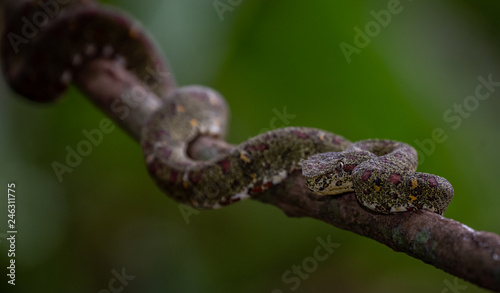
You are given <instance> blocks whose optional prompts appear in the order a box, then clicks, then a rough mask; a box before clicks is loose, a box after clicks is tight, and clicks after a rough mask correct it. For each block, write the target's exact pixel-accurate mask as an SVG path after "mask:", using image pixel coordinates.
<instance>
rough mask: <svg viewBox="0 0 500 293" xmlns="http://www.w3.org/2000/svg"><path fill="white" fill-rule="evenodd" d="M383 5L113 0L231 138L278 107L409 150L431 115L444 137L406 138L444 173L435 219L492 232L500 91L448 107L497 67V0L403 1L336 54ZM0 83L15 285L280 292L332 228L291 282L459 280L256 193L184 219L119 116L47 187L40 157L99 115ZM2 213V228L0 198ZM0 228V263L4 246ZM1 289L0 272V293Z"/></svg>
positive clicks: (499, 202) (431, 124)
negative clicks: (444, 205) (210, 107)
mask: <svg viewBox="0 0 500 293" xmlns="http://www.w3.org/2000/svg"><path fill="white" fill-rule="evenodd" d="M221 2H222V3H226V4H228V5H231V3H233V4H237V3H238V1H229V0H221ZM391 3H395V1H350V2H349V3H342V4H340V1H327V0H317V1H312V2H306V1H299V0H286V1H285V0H281V1H279V0H278V1H263V0H244V1H242V3H241V4H238V5H235V7H233V9H232V10H231V11H225V12H224V13H223V14H222V17H221V15H219V14H218V12H217V10H216V9H215V7H214V3H213V1H212V0H190V1H186V0H184V1H181V0H168V1H160V0H146V1H109V2H108V4H111V5H115V6H117V7H119V8H122V9H124V10H127V11H128V12H129V13H131V14H132V15H133V16H134V17H136V18H137V19H138V20H140V21H141V22H142V23H143V25H144V27H145V28H147V30H149V31H150V33H151V34H152V35H153V36H154V37H155V39H156V40H157V42H158V44H159V46H160V47H161V48H162V50H163V51H164V52H166V54H167V55H168V58H169V60H170V63H171V65H172V68H173V70H174V72H175V74H176V77H177V80H178V82H179V84H180V85H188V84H204V85H207V86H210V87H213V88H215V89H217V90H218V91H220V92H221V93H222V94H223V95H224V96H225V97H226V99H227V101H228V103H229V105H230V107H231V115H232V117H231V123H230V132H229V134H228V140H229V141H230V142H233V143H239V142H241V141H243V140H246V139H247V138H248V137H250V136H253V135H256V134H257V133H259V132H261V131H263V129H266V128H267V129H268V128H270V127H272V126H270V122H271V121H272V120H273V117H275V116H276V113H275V112H276V111H278V112H282V111H283V109H284V108H286V111H287V112H288V113H289V114H291V115H296V116H295V117H294V118H292V119H289V121H287V123H279V121H280V120H278V123H276V126H310V127H317V128H323V129H326V130H328V131H332V132H335V133H338V134H341V135H343V136H345V137H347V138H349V139H351V140H360V139H365V138H390V139H396V140H400V141H405V142H408V143H410V144H412V145H413V146H415V147H417V146H418V142H417V140H418V141H421V142H422V141H427V142H428V141H429V139H431V138H432V132H433V130H434V129H436V128H442V129H443V130H444V133H445V134H446V136H447V140H446V141H445V142H440V143H436V145H435V150H434V151H432V152H427V153H426V152H425V150H424V149H423V148H422V147H418V149H419V151H420V155H421V157H422V159H423V163H422V164H421V165H420V166H419V168H420V171H423V172H429V173H435V174H439V175H441V176H444V177H446V178H447V179H448V180H449V181H450V182H451V183H452V184H453V186H454V188H455V198H454V200H453V202H452V203H451V205H450V207H449V209H448V211H447V212H446V214H445V216H446V217H448V218H452V219H455V220H457V221H460V222H462V223H465V224H466V225H468V226H470V227H472V228H474V229H477V230H486V231H491V232H495V233H500V224H499V223H500V213H499V208H500V198H499V197H498V196H497V195H498V182H499V180H498V178H496V177H497V175H498V174H499V171H498V166H499V165H500V155H499V154H498V150H499V148H498V145H499V144H500V134H499V133H498V126H499V118H498V117H499V115H498V109H499V107H500V92H493V93H492V95H491V97H490V98H489V99H487V100H483V101H479V104H478V105H473V104H471V105H473V106H475V107H476V106H477V107H476V108H477V109H474V111H468V114H470V117H468V118H466V119H465V118H464V119H463V120H462V124H461V125H460V127H457V129H453V128H452V127H451V126H453V124H454V123H450V122H447V121H445V120H444V118H443V114H444V113H446V111H447V110H449V109H452V110H453V106H454V104H462V103H464V100H466V97H467V96H470V95H474V91H475V88H476V86H477V85H478V84H479V81H478V77H479V76H483V77H485V78H487V77H488V76H489V75H490V74H491V75H492V79H493V80H498V81H500V67H499V66H498V65H499V64H500V63H499V58H500V54H499V52H500V42H499V41H500V36H499V35H498V32H499V31H500V30H499V27H500V18H499V17H498V15H500V3H499V2H498V1H494V0H481V1H474V2H473V3H469V1H451V0H449V1H411V0H408V1H401V2H400V4H399V6H398V8H399V9H400V12H399V13H398V14H392V17H391V20H390V22H389V23H388V24H387V25H386V26H385V27H381V28H380V31H379V32H375V33H372V34H373V35H374V36H373V37H372V38H371V40H370V43H369V44H368V45H367V46H366V47H364V48H362V49H360V52H359V53H355V54H353V55H351V56H350V58H351V62H350V63H349V62H347V60H346V58H345V56H344V54H343V53H342V51H341V49H340V47H339V45H340V44H341V43H342V42H345V43H348V44H350V45H354V40H353V39H354V37H355V35H356V32H355V30H354V27H359V28H360V29H362V30H364V29H365V26H366V25H367V24H369V23H370V22H371V21H373V20H374V16H373V14H372V13H371V12H372V11H374V12H379V11H381V10H387V7H388V5H391ZM27 86H29V85H27ZM0 93H1V95H2V99H0V140H1V141H2V143H1V144H0V150H1V152H0V153H1V161H0V165H1V166H2V167H1V170H0V172H1V178H2V182H3V184H4V190H5V191H4V192H3V194H4V195H3V196H2V197H3V199H2V200H1V202H2V204H1V206H5V204H6V197H7V195H6V192H7V191H6V189H7V187H6V185H7V183H8V182H12V181H13V182H15V183H16V185H17V188H16V192H17V196H18V197H17V220H18V222H17V224H18V231H19V234H18V236H17V237H18V240H17V258H16V261H17V285H16V287H15V289H17V291H18V292H98V291H99V290H100V289H106V288H107V287H108V282H109V281H110V279H112V278H113V274H112V270H116V271H121V269H122V268H125V270H126V273H127V274H128V275H133V276H135V279H134V280H132V281H129V284H128V286H126V287H125V288H124V290H123V291H122V292H243V293H246V292H275V293H277V292H291V289H292V288H291V287H292V286H291V285H290V284H285V283H284V282H283V280H282V274H283V273H284V272H286V271H287V270H290V269H291V267H292V265H300V264H301V263H302V261H303V260H304V259H306V258H307V257H310V256H312V254H313V251H314V249H315V248H316V247H317V245H318V241H317V238H318V237H321V238H323V239H326V238H327V237H328V236H329V235H330V238H331V239H332V242H335V243H338V244H340V246H339V247H338V248H336V249H335V251H334V253H333V254H332V255H331V256H330V257H329V258H328V259H327V260H326V261H323V262H320V263H319V264H318V268H317V270H315V271H314V272H312V273H311V274H309V276H308V277H307V279H304V280H301V282H300V286H299V287H298V289H297V290H296V291H295V292H372V293H373V292H401V291H404V292H454V291H452V289H450V288H448V285H447V284H453V283H454V276H452V275H449V274H446V273H444V272H443V271H441V270H438V269H436V268H434V267H432V266H429V265H427V264H424V263H423V262H421V261H419V260H416V259H413V258H411V257H409V256H407V255H405V254H402V253H396V252H393V251H392V250H391V249H389V248H387V247H386V246H384V245H381V244H379V243H377V242H375V241H373V240H370V239H368V238H363V237H360V236H358V235H355V234H353V233H351V232H348V231H343V230H340V229H337V228H335V227H332V226H329V225H327V224H324V223H322V222H318V221H315V220H312V219H291V218H287V217H286V216H285V215H284V214H283V213H282V212H281V211H280V210H279V209H277V208H275V207H273V206H269V205H264V204H261V203H258V202H254V201H251V200H248V201H245V202H242V203H238V204H235V205H233V206H230V207H227V208H224V209H221V210H216V211H203V212H201V213H199V214H197V215H193V216H191V217H190V218H189V219H190V222H189V223H186V221H185V219H184V218H183V216H182V214H181V212H180V210H179V206H178V204H177V203H176V202H174V201H173V200H171V199H169V198H168V197H167V196H165V195H164V194H162V193H161V192H160V191H159V190H158V189H157V188H156V187H155V186H154V184H153V183H152V181H151V179H150V178H149V177H148V176H147V173H146V171H145V168H144V165H143V162H142V157H141V153H140V149H139V147H138V145H137V143H135V142H134V141H133V140H132V139H131V138H130V137H129V136H127V134H126V133H124V132H123V131H122V130H119V129H117V130H115V131H113V132H112V133H110V134H107V135H105V137H104V141H103V143H102V144H101V145H99V146H98V147H95V148H94V149H93V151H92V153H91V154H90V155H89V156H87V157H85V158H84V160H83V162H82V163H81V164H80V165H79V166H78V167H77V168H75V170H74V171H73V172H72V173H70V174H65V175H64V181H63V182H62V183H59V182H58V180H57V178H56V176H55V174H54V171H53V169H52V167H51V163H52V162H53V161H58V162H61V163H62V162H64V160H65V156H66V150H65V148H66V146H68V145H69V146H72V147H75V146H76V145H77V143H78V142H80V141H81V140H83V139H84V136H83V134H82V130H84V129H86V130H91V129H94V128H97V126H98V124H99V122H100V120H101V119H102V118H103V117H104V116H103V114H102V113H101V112H100V111H99V110H98V109H96V108H95V107H94V106H93V105H92V104H91V103H90V102H89V101H87V100H86V99H85V98H84V97H83V96H82V95H81V94H80V93H79V92H78V91H77V90H76V89H71V90H70V91H69V92H68V93H67V94H66V96H65V98H63V99H61V100H60V101H59V102H57V103H55V104H51V105H38V104H34V103H30V102H27V101H25V100H24V99H22V98H20V97H18V96H16V95H15V94H14V93H13V92H11V91H10V90H9V89H8V87H7V86H6V84H5V82H4V81H1V83H0ZM467 101H469V102H470V101H473V99H472V100H470V99H469V100H467ZM476 101H477V100H476ZM273 109H276V110H273ZM285 124H286V125H285ZM0 218H1V219H4V220H2V221H1V222H0V233H2V232H3V231H6V230H7V228H6V224H7V223H6V222H7V221H6V219H7V215H6V209H5V208H2V209H0ZM0 240H1V243H0V247H1V248H2V249H1V251H3V252H2V253H1V255H0V263H1V264H2V265H1V266H2V267H4V266H6V265H7V262H8V259H7V256H6V253H5V248H7V243H6V241H5V239H0ZM2 276H4V277H2V278H5V274H4V273H2ZM457 283H458V284H459V285H462V286H466V287H463V288H462V289H463V290H461V291H460V292H469V293H472V292H485V290H483V289H480V288H478V287H476V286H475V285H472V284H470V283H467V282H465V281H463V280H458V282H457ZM117 284H118V286H119V283H117ZM12 289H13V288H12V287H11V286H9V285H6V282H5V281H2V283H1V284H0V291H2V292H11V291H12V292H14V291H13V290H12ZM273 290H275V291H273Z"/></svg>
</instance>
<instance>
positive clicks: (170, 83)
mask: <svg viewBox="0 0 500 293" xmlns="http://www.w3.org/2000/svg"><path fill="white" fill-rule="evenodd" d="M70 2H71V5H69V4H68V5H67V7H66V8H65V9H64V11H61V13H59V14H58V15H57V17H54V18H53V19H50V22H49V23H48V24H46V25H45V26H44V27H43V30H42V29H41V30H40V33H38V35H36V37H34V38H33V39H32V40H29V44H26V43H25V42H20V43H18V44H14V45H15V46H11V45H10V44H8V43H7V42H4V43H3V44H1V45H2V59H3V60H5V62H4V64H3V71H4V73H5V76H6V78H7V80H8V81H9V84H10V86H11V87H12V88H13V89H15V90H16V91H18V92H19V93H21V94H22V95H24V96H26V97H28V98H30V99H32V100H36V101H40V102H45V101H50V100H53V99H55V98H56V97H57V96H58V95H59V94H60V93H62V91H63V90H64V89H65V88H66V87H67V85H68V83H69V82H70V81H71V79H72V77H73V73H74V72H75V71H76V70H77V69H78V68H80V67H81V66H82V65H83V63H85V62H87V61H88V60H91V59H95V58H109V59H116V60H119V61H120V60H121V59H126V65H127V66H126V67H127V69H129V70H130V71H132V72H134V73H135V75H136V76H137V77H138V78H139V79H140V80H143V81H144V83H145V84H150V81H151V70H153V71H154V70H157V71H158V70H159V71H166V72H167V73H166V74H164V75H163V74H162V75H161V78H160V79H159V82H158V86H155V87H153V86H150V88H151V90H152V91H154V95H155V98H156V100H155V102H154V103H152V105H160V104H161V106H159V107H158V108H156V106H151V107H150V108H147V109H146V110H144V113H148V114H144V115H143V113H141V115H143V116H146V117H145V118H144V119H143V120H141V121H147V122H141V123H139V124H140V125H138V126H137V127H130V129H132V130H133V132H134V130H135V129H142V133H135V132H134V134H135V135H136V137H139V136H140V137H141V138H140V141H141V145H142V150H143V154H144V158H145V161H146V165H147V168H148V170H149V172H150V174H151V175H152V177H153V178H154V179H155V181H156V182H157V184H158V185H159V186H160V187H161V188H162V189H163V190H165V191H166V193H167V194H168V195H169V196H171V197H173V198H175V199H176V200H178V201H180V202H183V203H186V204H189V205H192V206H194V207H196V208H216V207H219V206H221V205H227V204H230V203H232V202H235V201H239V200H241V199H243V198H246V197H249V196H252V195H254V194H258V193H260V192H262V191H264V190H266V189H269V188H271V187H272V186H273V185H275V184H278V183H280V182H281V181H283V179H284V178H286V176H287V175H288V174H290V172H293V171H295V170H299V169H300V167H301V166H302V168H303V174H304V176H305V177H306V181H307V184H308V186H309V188H310V189H311V190H313V191H314V192H316V193H318V194H323V195H325V194H339V193H343V192H349V191H355V192H356V196H357V198H358V200H359V201H360V203H361V204H363V205H364V206H365V207H367V208H369V209H371V210H374V211H378V212H383V213H393V212H400V211H409V210H417V209H427V210H430V211H433V212H436V213H440V214H442V213H443V212H444V211H445V210H446V208H447V206H448V204H449V202H450V200H451V198H452V196H453V188H452V187H451V185H450V184H449V183H448V181H446V179H444V178H442V177H439V176H436V175H431V174H424V173H416V172H415V170H416V166H417V155H416V152H415V150H414V149H413V148H411V147H410V146H408V145H406V144H403V143H399V142H394V141H389V140H366V141H360V142H357V143H354V144H353V143H351V142H350V141H348V140H347V139H345V138H343V137H342V136H339V135H336V134H333V133H329V132H326V131H323V130H318V129H312V128H303V127H289V128H283V129H277V130H273V131H270V132H267V133H264V134H261V135H259V136H256V137H254V138H252V139H250V140H248V141H246V142H244V143H242V144H241V145H239V146H237V147H233V148H232V149H230V150H228V151H227V152H226V153H225V154H224V155H222V156H220V157H218V158H216V159H212V160H208V161H199V160H193V159H191V158H190V157H189V156H188V155H187V149H188V147H189V144H190V143H191V142H192V141H193V140H195V139H196V138H197V137H198V136H200V135H211V136H214V137H219V138H223V137H224V134H225V130H226V120H227V107H226V104H225V101H224V99H223V98H222V97H221V96H220V95H219V94H218V93H217V92H215V91H213V90H211V89H208V88H205V87H199V86H191V87H184V88H176V86H175V81H174V79H173V76H172V75H171V74H170V72H169V71H168V67H167V66H166V64H165V62H163V60H162V57H161V56H160V55H159V54H158V52H157V51H155V49H154V46H153V44H152V43H151V42H150V40H149V38H148V37H147V35H146V34H145V33H144V31H142V30H141V29H140V27H139V26H138V25H137V24H136V23H134V22H132V21H130V20H129V19H128V18H127V17H125V16H123V15H122V14H121V13H115V12H113V11H107V10H103V9H99V8H98V7H97V6H95V5H93V4H92V3H91V4H87V5H84V4H85V3H88V2H89V1H85V0H74V1H70ZM20 3H21V2H20ZM18 6H19V7H20V8H19V9H17V10H14V9H12V10H13V11H17V12H16V13H19V14H16V13H14V12H13V13H9V14H7V18H8V23H9V27H8V28H7V29H6V31H22V30H23V27H24V25H25V24H24V23H23V22H22V21H21V20H22V19H23V18H22V16H23V15H25V14H30V13H31V14H33V15H34V14H35V13H38V12H37V9H38V8H37V6H36V5H35V4H34V2H33V1H23V2H22V3H21V4H19V5H18ZM26 42H28V40H26ZM60 42H63V43H61V44H59V43H60ZM55 43H58V44H59V45H58V46H54V44H55ZM63 44H65V45H64V46H63ZM18 49H19V50H20V51H19V52H18V51H17V50H18ZM27 84H29V85H30V86H26V85H27ZM119 100H120V99H119V98H117V99H116V101H119ZM116 101H113V102H116ZM110 104H111V103H110ZM111 106H113V104H111ZM113 111H114V109H113V108H112V110H111V114H115V115H116V113H113ZM108 112H109V111H108ZM136 112H137V111H136ZM150 112H152V113H150ZM115 119H116V118H115ZM120 119H121V118H120ZM117 120H119V119H117ZM137 132H140V131H137ZM318 153H319V154H318ZM310 156H311V158H309V159H308V160H306V159H307V158H308V157H310Z"/></svg>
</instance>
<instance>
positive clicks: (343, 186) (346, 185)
mask: <svg viewBox="0 0 500 293" xmlns="http://www.w3.org/2000/svg"><path fill="white" fill-rule="evenodd" d="M349 163H350V160H349V158H348V157H346V153H344V152H332V153H321V154H316V155H313V156H311V157H309V158H308V159H307V160H302V161H301V162H300V165H301V167H302V175H303V176H304V177H305V178H306V185H307V187H308V188H309V189H310V190H311V191H313V192H314V193H317V194H320V195H328V194H341V193H345V192H352V191H354V189H353V185H352V175H351V173H352V170H353V169H354V168H355V167H356V165H353V164H349Z"/></svg>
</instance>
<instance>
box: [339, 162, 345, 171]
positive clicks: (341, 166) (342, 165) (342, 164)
mask: <svg viewBox="0 0 500 293" xmlns="http://www.w3.org/2000/svg"><path fill="white" fill-rule="evenodd" d="M340 169H341V170H342V169H344V162H340Z"/></svg>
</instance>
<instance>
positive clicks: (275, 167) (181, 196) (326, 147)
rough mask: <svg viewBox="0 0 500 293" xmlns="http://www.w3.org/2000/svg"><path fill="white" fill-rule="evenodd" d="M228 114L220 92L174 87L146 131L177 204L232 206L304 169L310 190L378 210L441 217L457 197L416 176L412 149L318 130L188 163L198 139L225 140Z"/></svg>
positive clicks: (152, 167) (150, 154)
mask: <svg viewBox="0 0 500 293" xmlns="http://www.w3.org/2000/svg"><path fill="white" fill-rule="evenodd" d="M225 114H226V107H225V102H224V100H223V99H222V97H221V96H220V95H219V94H218V93H216V92H214V91H213V90H210V89H208V88H202V87H185V88H181V89H178V90H176V91H175V92H174V94H172V95H171V96H170V97H169V99H168V100H167V101H166V102H165V103H164V105H163V106H162V108H161V109H159V110H158V111H157V112H156V113H155V114H154V115H153V116H152V117H151V119H150V120H149V122H148V123H147V125H146V127H145V128H144V132H143V136H142V147H143V152H144V155H145V160H146V164H147V166H148V168H149V171H150V173H151V174H152V175H153V177H154V178H156V181H157V183H158V185H159V186H160V187H161V188H163V189H164V190H165V191H166V192H167V193H168V194H170V195H171V196H173V197H174V198H176V199H177V200H179V201H182V202H185V203H187V204H190V205H193V206H195V207H197V208H215V207H218V206H220V205H226V204H229V203H232V202H234V201H239V200H241V199H243V198H246V197H248V196H251V195H252V194H256V193H260V192H262V191H263V190H265V189H268V188H270V187H271V186H273V185H274V184H277V183H279V182H281V181H282V180H283V179H284V178H286V176H287V174H289V173H290V172H292V171H293V170H296V169H298V168H300V167H299V165H302V169H303V174H304V176H305V177H306V182H307V184H308V186H309V188H310V189H311V190H312V191H314V192H316V193H318V194H340V193H344V192H348V191H355V192H356V196H357V198H358V200H359V201H360V203H361V204H363V205H364V206H365V207H367V208H369V209H371V210H373V211H377V212H382V213H393V212H402V211H411V210H417V209H427V210H430V211H433V212H436V213H439V214H442V213H444V211H445V210H446V208H447V206H448V204H449V202H450V200H451V198H452V196H453V188H452V186H451V185H450V184H449V182H448V181H447V180H446V179H444V178H442V177H439V176H436V175H431V174H425V173H416V172H415V170H416V167H417V153H416V151H415V150H414V149H413V148H412V147H410V146H409V145H407V144H404V143H400V142H395V141H391V140H365V141H360V142H357V143H354V144H352V143H351V142H350V141H348V140H347V139H345V138H343V137H342V136H339V135H335V134H332V133H329V132H326V131H322V130H318V129H310V128H300V127H289V128H283V129H278V130H274V131H270V132H267V133H264V134H261V135H259V136H257V137H254V138H252V139H250V140H248V141H246V142H245V143H243V144H241V145H240V146H238V147H237V148H234V149H233V150H232V151H231V152H230V153H228V154H226V155H224V156H222V157H221V158H218V159H216V160H212V161H207V162H204V161H195V160H192V159H190V158H189V157H188V156H187V154H186V149H187V147H188V144H189V143H190V142H191V141H192V140H194V139H195V138H196V137H197V136H198V135H200V134H205V135H213V136H223V135H224V131H225V123H226V117H225ZM324 152H327V153H324ZM317 153H319V154H317ZM314 154H315V155H314ZM311 155H313V156H311ZM309 156H311V157H310V158H309V159H308V160H304V159H306V158H308V157H309Z"/></svg>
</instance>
